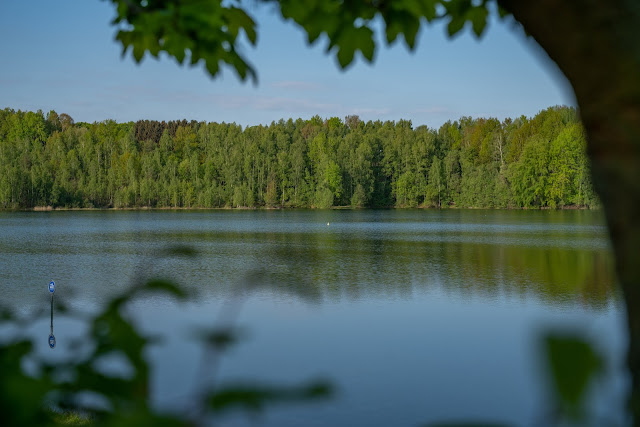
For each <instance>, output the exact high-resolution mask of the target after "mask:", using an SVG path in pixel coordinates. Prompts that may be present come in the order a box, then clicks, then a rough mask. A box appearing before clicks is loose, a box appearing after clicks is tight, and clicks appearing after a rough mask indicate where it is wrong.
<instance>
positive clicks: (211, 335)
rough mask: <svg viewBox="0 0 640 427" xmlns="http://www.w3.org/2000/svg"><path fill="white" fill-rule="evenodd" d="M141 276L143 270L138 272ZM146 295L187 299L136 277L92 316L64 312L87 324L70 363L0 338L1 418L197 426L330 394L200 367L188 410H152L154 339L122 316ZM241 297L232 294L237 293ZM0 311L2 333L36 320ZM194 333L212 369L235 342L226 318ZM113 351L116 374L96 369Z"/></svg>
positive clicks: (28, 343) (233, 308)
mask: <svg viewBox="0 0 640 427" xmlns="http://www.w3.org/2000/svg"><path fill="white" fill-rule="evenodd" d="M161 255H162V256H170V257H171V256H187V257H193V256H194V255H195V252H194V251H193V250H191V249H189V248H183V247H177V248H171V249H169V250H167V251H164V252H163V253H162V254H161ZM141 273H144V271H142V269H141ZM140 276H142V275H140ZM249 285H252V283H249ZM247 287H249V286H247ZM245 290H246V289H243V290H242V292H244V291H245ZM249 290H250V289H249ZM149 294H165V295H168V296H169V297H172V298H175V299H177V300H179V301H184V300H186V299H187V298H188V297H189V296H190V293H189V292H188V291H186V290H185V288H183V287H180V286H178V285H176V284H174V283H172V282H170V281H166V280H158V279H151V280H142V279H141V277H139V278H137V279H136V280H135V283H134V285H133V286H132V287H131V288H130V289H128V290H126V291H125V292H123V293H120V294H119V295H116V296H114V297H112V298H111V299H110V301H109V302H108V304H106V306H105V307H104V309H102V310H101V311H100V312H99V313H98V314H96V315H95V316H89V317H87V316H86V315H80V314H74V313H73V312H71V311H69V312H68V313H67V314H68V315H70V316H72V317H77V318H78V319H80V320H86V321H88V323H89V328H88V337H87V338H88V342H89V345H87V340H83V341H82V343H81V342H79V341H78V342H73V343H69V344H68V345H69V347H73V346H75V348H79V347H82V348H83V349H86V348H87V347H89V348H90V349H89V350H88V351H86V352H85V351H81V352H79V353H80V354H82V353H86V354H84V355H83V356H80V357H79V358H78V359H74V360H71V361H65V362H60V363H52V362H50V361H48V360H46V359H45V358H43V357H42V356H39V355H38V354H37V352H36V351H35V345H34V343H33V342H32V340H31V339H30V338H28V337H27V336H22V335H21V334H20V333H19V334H18V335H19V336H18V337H17V338H13V339H9V340H7V341H5V342H2V343H0V411H2V413H3V423H6V424H7V425H54V424H59V423H67V422H74V420H76V421H78V422H79V423H82V422H85V421H87V420H90V422H91V424H95V425H114V426H116V425H117V426H122V425H165V426H171V425H192V424H193V425H202V424H204V423H205V422H207V421H208V420H210V419H211V417H215V416H219V415H220V414H222V413H224V412H226V411H227V410H230V409H237V408H240V409H242V410H245V411H250V412H252V413H253V412H257V411H261V410H263V409H264V408H265V407H266V406H267V405H269V404H271V403H274V402H296V401H310V400H315V399H319V398H326V397H329V396H330V395H331V386H330V385H329V384H328V383H327V382H325V381H314V382H309V383H305V384H302V385H300V386H298V385H294V386H281V385H265V384H259V383H256V382H255V381H254V380H250V381H248V382H246V383H232V384H221V385H216V384H215V383H213V379H214V378H213V377H214V376H215V375H207V372H204V377H203V376H202V375H201V376H200V377H199V378H200V379H204V381H203V387H202V388H201V389H197V390H196V391H195V392H196V393H195V399H194V408H193V410H192V411H191V412H189V413H187V414H185V415H184V416H177V415H175V416H174V415H169V414H166V413H160V412H159V411H158V410H157V409H156V408H154V407H153V406H152V405H151V403H150V391H151V390H150V387H151V386H150V379H151V378H152V377H153V371H152V365H150V364H149V361H148V360H147V354H148V349H149V347H150V346H151V345H153V344H155V343H157V342H158V340H157V339H155V338H154V337H150V336H148V335H146V334H144V333H142V332H140V331H139V330H138V328H136V326H135V325H134V322H133V320H134V319H132V318H131V316H128V315H127V314H126V313H127V310H126V307H127V305H128V304H130V303H131V302H133V301H135V300H136V299H139V298H142V297H145V296H148V295H149ZM241 297H244V296H243V295H239V297H238V298H241ZM227 306H229V307H230V308H226V310H223V311H222V315H221V316H223V317H225V318H226V319H224V318H223V319H222V320H227V321H228V320H233V319H234V318H235V317H234V316H235V315H237V310H238V309H239V305H238V304H235V303H233V301H232V303H230V304H227ZM60 307H62V306H60ZM52 309H53V305H52ZM1 313H2V316H1V318H0V327H2V328H3V329H4V330H6V329H7V328H11V327H15V329H18V330H24V328H23V327H24V326H26V325H28V324H30V323H31V322H33V321H34V320H35V318H36V317H39V316H38V315H36V316H27V317H25V318H20V317H18V316H16V315H15V314H13V313H11V311H10V310H8V309H6V308H4V309H3V310H2V311H1ZM40 314H41V313H40ZM198 337H199V339H200V341H201V342H202V345H203V349H204V351H205V352H206V353H205V354H206V355H207V356H208V357H206V358H205V359H204V365H205V366H208V367H211V366H212V365H214V371H215V365H217V364H218V361H217V358H218V355H219V353H221V352H223V351H225V350H226V349H227V348H228V347H229V346H231V345H233V344H235V342H237V340H238V335H237V332H236V330H235V328H234V326H233V322H227V323H225V326H223V327H219V326H216V328H213V329H212V330H210V331H207V332H205V333H201V334H200V335H199V336H198ZM113 356H117V357H120V359H121V360H126V365H127V368H126V369H122V372H105V371H104V370H101V369H100V368H99V366H100V361H101V360H104V359H105V358H109V357H113ZM27 361H29V362H32V363H31V365H32V368H33V369H30V370H29V372H28V373H27V372H25V370H24V364H25V363H26V362H27ZM214 374H215V372H214ZM87 396H90V399H87ZM65 414H72V415H70V416H69V415H65ZM214 420H215V418H214Z"/></svg>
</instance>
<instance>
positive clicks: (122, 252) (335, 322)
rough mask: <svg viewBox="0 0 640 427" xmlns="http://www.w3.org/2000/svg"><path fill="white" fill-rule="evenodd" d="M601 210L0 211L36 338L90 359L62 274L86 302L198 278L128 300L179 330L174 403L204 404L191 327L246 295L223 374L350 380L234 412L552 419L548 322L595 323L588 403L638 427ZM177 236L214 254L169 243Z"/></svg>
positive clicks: (9, 258)
mask: <svg viewBox="0 0 640 427" xmlns="http://www.w3.org/2000/svg"><path fill="white" fill-rule="evenodd" d="M603 224H604V223H603V217H602V213H601V212H597V211H596V212H594V211H549V210H545V211H488V210H444V211H437V210H328V211H317V210H274V211H269V210H258V211H115V212H111V211H68V212H37V213H36V212H34V213H31V212H29V213H0V266H1V268H0V291H1V292H2V301H3V303H4V304H7V305H10V306H12V307H17V308H19V309H20V310H21V311H23V312H29V311H32V310H35V309H46V310H47V311H46V313H45V314H44V315H43V316H42V318H41V320H38V321H36V322H34V324H33V325H32V327H30V328H29V329H28V331H26V333H28V334H31V335H33V336H34V337H36V338H37V340H36V342H37V343H38V344H39V345H41V346H42V347H41V348H38V352H40V353H42V354H43V355H46V357H48V358H50V359H53V360H62V359H64V358H66V357H73V354H72V352H71V350H70V349H69V348H68V343H69V342H70V341H72V340H73V338H74V337H79V336H82V334H83V332H84V331H85V329H84V327H83V325H82V323H81V322H79V321H78V320H76V319H73V318H70V317H68V316H63V315H57V316H56V318H55V336H56V339H57V346H56V348H55V349H54V350H50V349H49V348H48V345H47V343H46V337H47V336H48V333H49V313H48V309H49V306H48V303H49V295H48V290H47V285H48V283H49V281H50V280H52V279H53V280H55V281H56V285H57V288H56V295H55V297H56V298H58V299H60V300H61V301H64V302H66V303H67V304H69V305H71V306H72V307H73V308H75V309H77V310H82V311H85V312H94V311H95V310H96V309H97V307H99V306H101V304H103V303H104V302H105V301H106V300H107V299H108V298H109V297H110V296H112V295H114V294H116V293H117V292H119V291H122V290H124V289H126V287H127V286H129V285H130V284H131V283H132V282H133V281H134V280H136V278H140V277H164V278H171V279H173V280H175V281H177V282H179V283H180V284H182V285H183V286H184V287H185V288H186V289H188V290H190V291H192V292H193V293H194V294H195V295H196V296H195V297H193V298H192V299H190V300H189V301H188V302H183V303H179V302H175V301H173V300H171V299H170V298H168V297H165V296H154V297H150V298H148V299H145V300H142V301H137V302H135V303H133V304H132V306H131V307H130V308H129V310H128V313H130V314H131V316H133V318H134V319H135V322H136V325H138V327H139V328H141V329H142V330H144V331H148V332H150V333H154V334H161V335H163V336H164V337H165V340H164V341H163V342H162V343H160V344H158V345H156V346H154V347H153V348H152V350H151V351H150V352H149V355H148V357H149V360H150V361H151V363H152V367H153V369H154V374H153V384H152V390H153V391H152V399H153V403H154V405H156V406H157V407H158V408H161V409H162V410H166V411H174V412H181V411H185V410H186V408H188V407H189V405H190V401H191V396H192V392H193V390H194V388H195V387H197V386H198V384H199V378H200V375H199V372H200V371H199V368H198V366H199V363H200V360H201V359H202V351H201V348H200V347H199V346H198V344H197V341H196V340H195V339H194V338H193V330H194V329H195V328H198V327H206V326H211V325H213V324H214V322H215V321H216V319H217V318H218V317H217V316H218V313H219V312H220V309H221V308H223V307H229V304H230V303H237V302H241V303H242V304H238V305H237V308H235V309H233V310H232V313H233V315H234V316H235V320H234V321H233V322H234V324H235V325H237V326H238V327H239V328H241V330H242V331H243V334H242V336H243V337H244V338H243V340H242V341H241V342H240V343H238V344H237V345H236V346H235V347H233V348H232V349H231V350H230V351H229V352H227V353H225V354H224V356H223V358H222V362H221V365H220V373H219V375H220V376H221V380H222V381H231V380H251V381H256V382H260V383H269V384H293V383H297V382H304V381H306V380H309V379H315V378H324V379H328V380H330V381H331V382H332V383H333V384H334V385H335V387H336V394H335V395H334V397H333V398H332V399H330V400H327V401H321V402H314V403H304V404H291V405H276V406H274V407H270V408H268V409H267V410H266V411H265V412H264V413H262V414H261V415H258V416H257V417H247V416H245V414H242V413H238V414H234V415H232V416H230V417H228V418H225V419H223V420H221V424H222V425H247V424H248V425H267V426H300V425H305V426H315V425H367V426H378V425H379V426H389V425H394V426H404V425H407V426H408V425H421V424H425V423H430V422H454V421H473V420H475V421H483V422H485V421H491V422H502V423H509V424H511V425H527V426H528V425H545V424H547V421H548V415H549V412H550V410H551V409H552V408H550V400H549V393H548V381H547V376H546V374H545V373H546V369H545V365H544V363H543V356H544V353H543V347H542V344H541V337H542V336H543V335H544V334H545V333H546V332H547V331H549V330H563V331H564V330H572V331H579V332H580V333H582V334H584V335H585V336H587V337H588V338H589V339H590V341H591V342H592V343H593V344H594V345H595V346H596V347H597V348H599V349H601V350H602V352H603V353H604V354H605V355H606V363H607V371H606V374H605V375H604V376H603V377H602V378H600V380H599V381H598V382H597V383H596V384H595V386H594V387H593V389H592V393H591V395H590V400H589V411H590V413H592V414H593V419H594V420H599V421H596V422H595V423H596V424H598V423H601V422H602V420H607V421H606V423H607V424H609V423H612V424H618V425H624V424H625V420H626V419H625V417H624V415H623V414H624V411H623V407H624V404H625V400H624V399H625V395H626V393H627V390H628V388H629V381H628V378H627V374H626V371H625V368H624V356H625V351H626V345H627V338H626V336H625V334H626V326H625V318H624V316H625V314H624V308H623V304H622V300H621V297H620V296H619V295H618V293H617V291H616V286H615V278H614V266H613V262H612V258H611V255H610V249H609V243H608V240H607V232H606V228H605V227H604V225H603ZM175 245H188V246H189V247H192V248H194V249H195V250H196V251H197V254H198V256H197V257H195V258H185V257H170V258H167V257H162V256H160V254H162V252H163V251H164V250H166V248H169V247H172V246H175ZM249 281H251V282H252V283H255V289H254V290H253V291H251V292H249V291H247V290H246V288H247V287H246V284H247V283H248V282H249ZM65 346H67V347H65ZM114 366H118V363H117V361H116V362H114ZM115 369H117V368H115Z"/></svg>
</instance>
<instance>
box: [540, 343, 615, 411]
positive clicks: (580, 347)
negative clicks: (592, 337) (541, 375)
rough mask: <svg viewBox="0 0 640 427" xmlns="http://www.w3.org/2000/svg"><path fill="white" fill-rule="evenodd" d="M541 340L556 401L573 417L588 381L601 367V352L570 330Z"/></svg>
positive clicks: (584, 393) (581, 402)
mask: <svg viewBox="0 0 640 427" xmlns="http://www.w3.org/2000/svg"><path fill="white" fill-rule="evenodd" d="M544 342H545V348H546V356H547V363H548V365H549V369H550V374H551V380H552V384H553V387H554V391H555V394H556V397H557V398H558V400H559V402H558V403H559V404H560V407H561V408H564V409H565V411H566V412H567V414H568V415H569V416H571V417H573V418H577V417H579V416H580V411H581V408H582V406H583V404H584V401H583V400H584V397H585V395H586V391H587V389H588V386H589V384H590V383H591V381H593V379H594V378H595V377H596V376H597V375H598V374H600V373H601V372H602V370H603V366H604V364H603V359H602V356H601V355H600V354H599V353H598V352H597V351H596V350H595V349H594V348H593V347H592V346H591V345H590V344H589V343H588V342H587V341H586V340H584V339H583V338H581V337H579V336H577V335H573V334H563V335H560V334H549V335H548V336H547V337H546V338H545V341H544Z"/></svg>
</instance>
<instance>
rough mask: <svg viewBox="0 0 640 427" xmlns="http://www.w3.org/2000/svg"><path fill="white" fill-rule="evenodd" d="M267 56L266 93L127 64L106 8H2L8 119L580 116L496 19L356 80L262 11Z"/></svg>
mask: <svg viewBox="0 0 640 427" xmlns="http://www.w3.org/2000/svg"><path fill="white" fill-rule="evenodd" d="M249 4H250V5H251V6H250V13H251V14H252V16H253V17H254V18H255V20H256V21H257V22H258V25H259V28H258V37H259V40H258V45H257V47H256V48H252V47H250V46H249V45H246V47H245V48H244V49H243V52H244V53H245V56H246V57H248V59H249V61H250V62H251V63H252V64H253V65H254V66H255V68H256V69H257V70H258V76H259V82H258V85H257V86H255V85H253V84H252V83H242V82H240V81H238V79H237V78H236V76H235V74H234V73H233V72H232V71H231V70H225V71H224V72H223V75H222V76H220V77H218V78H216V79H211V78H210V77H208V76H207V74H206V73H205V72H204V70H203V68H202V67H201V66H197V67H194V68H190V67H182V66H179V65H177V64H176V63H175V61H173V60H171V59H169V58H162V59H160V60H156V59H154V58H151V57H147V58H145V59H144V60H143V62H142V63H141V64H140V65H136V64H135V62H134V61H133V59H132V58H131V57H130V55H128V56H126V57H125V58H124V59H123V58H121V48H120V46H119V45H118V44H117V43H116V42H115V41H114V35H115V29H114V28H113V27H111V26H110V24H109V23H110V21H111V19H112V18H113V16H114V10H113V7H112V6H111V3H109V2H105V1H99V0H57V1H51V0H31V1H20V0H2V1H0V40H2V41H1V42H0V57H1V58H3V61H2V65H0V108H5V107H10V108H14V109H22V110H38V109H42V110H43V111H45V113H46V112H47V111H49V110H51V109H54V110H56V111H57V112H58V113H63V112H64V113H68V114H70V115H71V116H72V117H73V118H74V119H75V120H76V121H88V122H93V121H102V120H105V119H115V120H117V121H130V120H134V121H135V120H138V119H156V120H172V119H182V118H186V119H188V120H191V119H195V120H205V121H215V122H223V121H224V122H236V123H238V124H242V125H245V126H246V125H254V124H259V123H265V124H266V123H270V122H271V121H273V120H279V119H280V118H284V119H288V118H289V117H292V118H294V119H295V118H298V117H302V118H309V117H311V116H313V115H315V114H318V115H320V116H321V117H331V116H338V117H341V118H343V117H344V116H346V115H348V114H357V115H359V116H360V117H361V118H362V119H364V120H377V119H381V120H398V119H409V120H412V122H413V124H414V125H416V126H417V125H421V124H426V125H428V126H431V127H438V126H440V125H441V124H442V123H444V122H445V121H447V120H449V119H453V120H455V119H457V118H459V117H460V116H473V117H477V116H484V117H489V116H491V117H498V118H500V119H502V118H504V117H516V116H520V115H522V114H524V115H527V116H532V115H535V114H536V113H537V112H538V111H540V110H541V109H544V108H546V107H548V106H551V105H556V104H567V105H574V104H575V101H574V99H573V94H572V92H571V88H570V87H569V86H568V84H567V82H566V80H565V79H564V77H563V76H562V75H561V73H560V72H559V71H558V70H557V68H556V67H555V65H554V64H553V63H552V62H550V61H549V60H548V59H547V58H546V57H545V56H544V54H542V53H541V52H540V50H539V49H538V48H537V47H536V46H535V45H534V43H533V42H532V41H530V40H527V39H526V37H525V36H524V35H523V33H522V31H521V30H519V29H515V30H514V28H513V25H510V24H509V23H505V22H502V21H499V20H498V19H497V18H494V19H492V21H491V22H490V24H489V26H488V28H487V31H486V33H485V35H484V37H483V38H482V39H480V40H477V39H476V38H475V37H474V36H472V34H471V32H470V31H469V29H468V28H467V29H465V31H463V33H462V34H460V35H459V36H457V37H455V38H454V39H449V38H448V37H447V36H446V35H445V28H444V26H443V25H434V26H429V27H423V28H422V29H421V32H420V35H419V38H418V46H417V48H416V50H415V51H414V52H413V53H410V52H408V50H407V49H406V47H405V46H404V43H403V42H400V43H395V44H394V45H393V46H391V47H387V46H385V45H383V46H381V47H378V49H377V51H376V56H375V60H374V63H373V64H368V63H366V62H365V61H363V60H360V59H358V60H357V61H356V63H355V64H353V65H352V66H351V67H349V68H348V69H347V70H346V71H341V70H339V69H338V67H337V65H336V62H335V59H334V58H333V57H331V56H327V55H326V54H325V46H326V41H325V40H320V41H319V42H318V43H316V44H314V45H313V46H311V47H309V46H308V45H307V43H306V37H305V35H304V33H303V32H302V31H301V30H300V29H299V28H297V27H296V26H295V25H294V24H293V23H291V22H283V21H282V20H281V19H280V18H279V17H277V16H276V15H275V14H274V13H273V11H272V10H271V9H270V8H268V7H264V6H260V7H258V6H255V2H250V3H249Z"/></svg>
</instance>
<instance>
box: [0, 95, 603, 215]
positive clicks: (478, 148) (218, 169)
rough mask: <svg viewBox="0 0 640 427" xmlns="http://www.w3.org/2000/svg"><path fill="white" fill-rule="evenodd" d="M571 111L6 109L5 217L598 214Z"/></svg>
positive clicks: (1, 166)
mask: <svg viewBox="0 0 640 427" xmlns="http://www.w3.org/2000/svg"><path fill="white" fill-rule="evenodd" d="M585 145H586V143H585V137H584V131H583V129H582V126H581V124H580V123H579V121H578V118H577V115H576V112H575V110H573V109H572V108H567V107H552V108H549V109H547V110H544V111H541V112H540V113H539V114H538V115H536V116H535V117H533V118H531V119H529V118H526V117H524V116H523V117H520V118H517V119H515V120H512V119H506V120H505V121H503V122H502V123H501V122H500V121H498V120H497V119H493V118H490V119H482V118H481V119H472V118H469V117H463V118H461V119H460V120H458V121H455V122H453V123H452V122H447V123H445V124H444V125H442V126H441V127H440V129H438V130H435V129H430V128H428V127H426V126H419V127H416V128H413V127H412V124H411V122H410V121H406V120H399V121H397V122H392V121H387V122H381V121H375V122H373V121H368V122H364V121H361V120H360V119H359V118H358V117H357V116H348V117H346V118H345V120H344V121H342V120H340V119H339V118H335V117H334V118H330V119H328V120H322V119H321V118H320V117H318V116H315V117H312V118H311V119H309V120H302V119H298V120H295V121H293V120H291V119H289V120H288V121H284V120H280V121H279V122H277V123H276V122H273V123H271V125H269V126H262V125H260V126H252V127H247V128H245V129H243V128H242V127H241V126H239V125H236V124H225V123H222V124H218V123H205V122H195V121H191V122H187V121H186V120H183V121H181V122H169V123H165V122H161V123H160V122H155V121H138V122H136V123H133V122H129V123H122V124H119V123H116V122H114V121H110V120H108V121H104V122H100V123H93V124H87V123H77V124H76V123H74V122H73V120H72V119H71V117H69V116H68V115H66V114H61V115H58V114H56V113H55V112H53V111H51V112H49V113H48V114H47V116H46V118H45V116H44V114H43V113H42V112H40V111H39V112H37V113H33V112H21V111H17V112H16V111H14V110H11V109H5V110H2V111H0V208H32V207H37V206H52V207H116V208H119V207H143V206H149V207H188V208H195V207H206V208H208V207H261V206H266V207H275V206H282V207H317V208H327V207H330V206H354V207H390V206H395V207H418V206H424V207H446V206H455V207H500V208H509V207H527V208H539V207H564V206H581V207H592V206H594V205H597V203H598V202H597V198H596V196H595V194H594V191H593V189H592V186H591V182H590V172H589V163H588V159H587V157H586V155H585Z"/></svg>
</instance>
